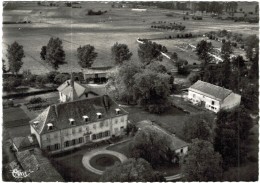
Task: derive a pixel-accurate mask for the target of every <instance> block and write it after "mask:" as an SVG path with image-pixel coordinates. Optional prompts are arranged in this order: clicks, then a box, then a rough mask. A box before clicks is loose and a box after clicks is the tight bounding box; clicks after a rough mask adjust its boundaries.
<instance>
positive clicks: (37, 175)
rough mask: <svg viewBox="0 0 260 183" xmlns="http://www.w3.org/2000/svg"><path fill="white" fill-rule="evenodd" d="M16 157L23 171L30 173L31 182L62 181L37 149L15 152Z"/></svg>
mask: <svg viewBox="0 0 260 183" xmlns="http://www.w3.org/2000/svg"><path fill="white" fill-rule="evenodd" d="M16 157H17V160H18V161H19V163H20V164H21V166H22V168H23V169H24V171H31V172H32V173H30V174H29V178H30V179H31V180H32V181H33V182H50V181H51V182H56V181H58V182H63V181H64V180H63V178H62V177H61V175H60V174H59V173H58V172H57V170H56V169H55V168H54V167H53V166H52V164H51V163H50V161H49V160H48V159H47V158H46V157H44V156H43V155H42V151H41V150H40V149H39V148H34V149H33V150H25V151H22V152H17V153H16Z"/></svg>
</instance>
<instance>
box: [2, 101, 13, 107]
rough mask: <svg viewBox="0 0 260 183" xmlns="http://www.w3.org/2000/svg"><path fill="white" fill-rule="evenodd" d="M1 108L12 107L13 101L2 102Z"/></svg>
mask: <svg viewBox="0 0 260 183" xmlns="http://www.w3.org/2000/svg"><path fill="white" fill-rule="evenodd" d="M3 106H4V107H13V106H14V101H13V100H4V102H3Z"/></svg>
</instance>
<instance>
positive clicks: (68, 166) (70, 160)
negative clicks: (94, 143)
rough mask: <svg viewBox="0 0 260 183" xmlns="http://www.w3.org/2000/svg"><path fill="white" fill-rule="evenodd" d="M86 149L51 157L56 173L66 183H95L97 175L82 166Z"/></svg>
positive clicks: (82, 148)
mask: <svg viewBox="0 0 260 183" xmlns="http://www.w3.org/2000/svg"><path fill="white" fill-rule="evenodd" d="M86 151H88V147H81V148H80V149H78V150H75V151H72V152H70V153H65V154H63V155H60V156H58V157H52V158H51V159H52V162H53V165H54V167H55V168H56V169H57V171H58V172H59V173H60V174H61V176H62V177H63V178H64V180H65V181H66V182H96V181H98V180H99V175H97V174H95V173H92V172H90V171H88V170H87V169H86V168H85V167H84V166H83V164H82V158H83V155H84V154H85V152H86Z"/></svg>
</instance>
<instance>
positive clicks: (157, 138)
mask: <svg viewBox="0 0 260 183" xmlns="http://www.w3.org/2000/svg"><path fill="white" fill-rule="evenodd" d="M171 143H172V142H171V138H170V137H169V135H167V134H166V133H162V131H160V130H159V129H157V128H156V127H154V126H145V127H144V128H142V130H139V131H138V132H137V134H136V135H135V137H134V141H133V144H132V156H133V157H134V158H143V159H145V160H147V161H148V162H149V163H151V165H152V166H158V165H159V164H161V163H164V162H171V161H172V159H173V156H174V155H175V154H174V152H173V151H171Z"/></svg>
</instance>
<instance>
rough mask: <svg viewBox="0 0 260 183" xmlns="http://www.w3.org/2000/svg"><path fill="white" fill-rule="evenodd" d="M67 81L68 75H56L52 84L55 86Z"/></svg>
mask: <svg viewBox="0 0 260 183" xmlns="http://www.w3.org/2000/svg"><path fill="white" fill-rule="evenodd" d="M68 79H70V75H69V74H62V73H61V74H58V75H56V76H55V78H54V83H56V84H62V83H64V82H65V81H67V80H68Z"/></svg>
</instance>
